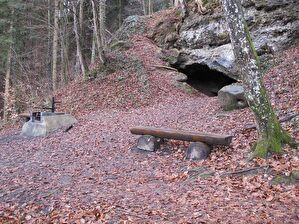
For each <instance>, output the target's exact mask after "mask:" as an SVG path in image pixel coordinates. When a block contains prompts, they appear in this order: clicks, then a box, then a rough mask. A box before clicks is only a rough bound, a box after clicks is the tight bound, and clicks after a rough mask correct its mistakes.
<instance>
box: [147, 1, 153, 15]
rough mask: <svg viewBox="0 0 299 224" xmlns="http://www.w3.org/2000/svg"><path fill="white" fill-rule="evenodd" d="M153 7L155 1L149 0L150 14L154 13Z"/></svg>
mask: <svg viewBox="0 0 299 224" xmlns="http://www.w3.org/2000/svg"><path fill="white" fill-rule="evenodd" d="M152 8H153V2H152V0H148V14H149V15H151V14H153V12H152Z"/></svg>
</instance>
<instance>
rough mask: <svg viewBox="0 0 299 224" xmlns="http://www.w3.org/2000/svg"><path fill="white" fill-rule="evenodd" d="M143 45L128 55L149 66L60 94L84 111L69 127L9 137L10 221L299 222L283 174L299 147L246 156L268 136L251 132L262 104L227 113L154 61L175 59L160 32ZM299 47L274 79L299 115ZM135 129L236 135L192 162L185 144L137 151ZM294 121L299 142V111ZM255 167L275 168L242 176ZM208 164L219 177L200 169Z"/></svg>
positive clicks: (279, 103) (0, 200)
mask: <svg viewBox="0 0 299 224" xmlns="http://www.w3.org/2000/svg"><path fill="white" fill-rule="evenodd" d="M160 15H161V14H160ZM131 42H132V44H133V46H132V47H131V48H130V49H129V50H127V51H125V53H124V54H125V55H126V56H127V57H128V58H131V59H132V58H133V60H131V62H132V61H133V65H135V66H136V65H138V66H139V67H138V68H130V66H128V67H125V68H123V69H118V70H117V71H115V72H113V73H112V74H110V75H108V76H106V77H105V78H104V79H99V80H90V81H85V82H83V81H82V82H75V83H72V84H70V85H69V86H67V87H66V88H64V89H63V90H60V91H59V92H58V97H59V98H60V99H61V100H62V102H63V103H62V106H63V107H62V109H64V110H69V111H72V112H73V113H74V114H75V115H76V116H77V118H78V119H79V123H78V124H77V125H76V126H74V128H72V129H71V130H70V131H69V132H67V133H65V132H63V130H59V131H57V132H55V133H53V134H51V135H50V136H48V137H40V138H34V139H32V138H22V137H19V136H18V133H19V130H13V131H11V130H10V131H2V132H1V133H0V174H1V177H0V186H1V188H0V223H1V222H4V223H5V222H11V223H95V222H96V221H98V222H99V221H102V222H104V223H106V222H107V223H108V222H111V223H112V222H120V221H123V222H126V221H127V222H132V223H200V222H202V223H260V222H262V223H296V222H297V221H298V208H299V204H298V187H297V186H296V185H272V183H271V179H272V178H273V177H274V175H276V174H277V173H279V174H290V173H291V172H292V171H293V170H298V169H299V159H298V152H297V151H296V150H294V149H291V148H289V147H286V148H285V150H286V151H287V152H288V154H286V155H282V156H275V158H272V159H269V160H254V161H252V162H246V158H247V155H248V152H249V151H250V147H251V144H252V143H253V142H254V139H255V138H256V133H255V131H254V130H244V128H245V127H246V126H247V125H248V124H252V123H253V117H252V114H251V112H250V110H249V109H248V108H247V109H243V110H239V111H232V112H223V111H222V109H221V108H220V105H219V103H218V102H217V98H216V97H212V98H211V97H207V96H205V95H203V94H201V93H196V92H193V93H190V92H188V91H186V89H185V87H186V86H184V85H182V84H181V85H180V84H178V83H177V82H176V81H175V78H174V77H175V73H174V72H171V71H168V70H161V69H158V68H156V67H153V65H156V64H162V63H163V62H162V61H161V59H160V58H159V55H160V53H161V52H160V49H159V48H158V47H157V46H155V44H154V43H153V42H152V41H151V40H150V39H148V38H147V37H144V36H134V37H133V39H132V41H131ZM298 54H299V48H293V49H290V50H288V51H286V52H285V53H284V54H283V55H282V56H281V60H280V62H279V65H277V66H276V67H274V68H273V69H271V70H270V71H269V72H268V73H267V74H266V76H265V82H266V85H267V88H268V89H269V91H270V96H271V99H272V102H273V104H274V106H275V109H276V111H277V113H278V114H279V115H280V116H283V115H285V114H287V113H290V112H299V97H298V88H299V86H298V85H299V83H298V71H299V59H298ZM137 59H138V60H137ZM111 60H112V59H111ZM125 65H127V62H125V63H123V64H122V66H125ZM115 67H117V65H115ZM144 76H145V77H144ZM135 125H151V126H158V127H172V128H182V129H190V130H198V131H208V132H217V133H229V134H232V135H233V136H234V139H233V142H232V144H231V146H229V147H216V148H215V149H214V151H213V152H212V154H211V155H210V157H209V159H208V160H206V161H201V162H190V161H186V160H185V159H184V151H185V143H183V142H179V141H170V142H168V143H166V144H164V145H163V146H162V149H161V150H159V151H158V152H157V153H150V154H144V153H138V152H136V151H131V150H130V148H131V147H132V146H133V144H134V141H135V136H132V135H131V134H130V133H129V131H128V128H129V127H131V126H135ZM284 127H285V128H286V129H287V130H288V131H289V132H290V133H291V134H292V136H293V137H295V138H296V139H297V140H299V132H298V119H293V120H292V121H291V122H287V123H284ZM255 166H267V167H268V169H261V170H259V172H257V173H246V172H245V173H242V175H237V174H236V173H235V174H234V173H233V172H234V171H238V170H240V169H242V170H243V169H248V168H252V167H255ZM198 167H202V168H204V170H205V171H207V172H209V173H210V172H215V175H214V176H209V175H203V176H200V174H201V173H200V172H201V171H202V170H200V169H198ZM191 171H192V172H191ZM224 173H226V175H224V176H220V175H221V174H222V175H223V174H224ZM206 174H207V173H206Z"/></svg>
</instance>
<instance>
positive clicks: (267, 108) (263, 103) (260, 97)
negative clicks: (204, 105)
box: [222, 0, 292, 157]
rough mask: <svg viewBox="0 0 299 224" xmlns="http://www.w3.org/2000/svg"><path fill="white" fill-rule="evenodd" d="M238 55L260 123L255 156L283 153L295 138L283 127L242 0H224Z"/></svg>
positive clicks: (246, 87) (245, 87)
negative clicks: (260, 62)
mask: <svg viewBox="0 0 299 224" xmlns="http://www.w3.org/2000/svg"><path fill="white" fill-rule="evenodd" d="M222 5H223V8H224V13H225V17H226V20H227V22H228V27H229V33H230V38H231V42H232V46H233V51H234V55H235V58H236V62H237V65H238V66H239V71H240V74H241V78H242V81H243V85H244V91H245V97H246V100H247V102H248V104H249V106H250V108H251V110H252V111H253V113H254V116H255V120H256V123H257V132H258V141H257V144H256V146H255V149H254V152H253V155H252V157H266V156H267V155H268V153H282V144H283V143H291V141H292V139H291V137H290V136H289V135H288V134H287V133H286V132H285V131H284V130H283V129H282V127H281V125H280V123H279V121H278V119H277V117H276V115H275V113H274V111H273V108H272V106H271V103H270V100H269V97H268V94H267V92H266V88H265V86H264V84H263V79H262V75H261V72H260V69H259V60H258V56H257V54H256V51H255V48H254V46H253V43H252V40H251V37H250V34H249V29H248V27H247V24H246V22H245V19H244V14H243V8H242V6H241V3H240V2H239V1H238V0H222Z"/></svg>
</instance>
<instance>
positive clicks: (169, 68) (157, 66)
mask: <svg viewBox="0 0 299 224" xmlns="http://www.w3.org/2000/svg"><path fill="white" fill-rule="evenodd" d="M152 66H153V67H155V68H163V69H167V70H171V71H175V72H178V70H177V69H175V68H172V67H169V66H165V65H152Z"/></svg>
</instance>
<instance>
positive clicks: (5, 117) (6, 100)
mask: <svg viewBox="0 0 299 224" xmlns="http://www.w3.org/2000/svg"><path fill="white" fill-rule="evenodd" d="M12 30H13V23H12V22H11V24H10V28H9V33H10V36H11V39H12ZM11 58H12V43H10V46H9V49H8V53H7V62H6V74H5V87H4V106H3V122H4V123H7V120H8V111H9V100H10V97H9V96H10V73H11Z"/></svg>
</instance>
